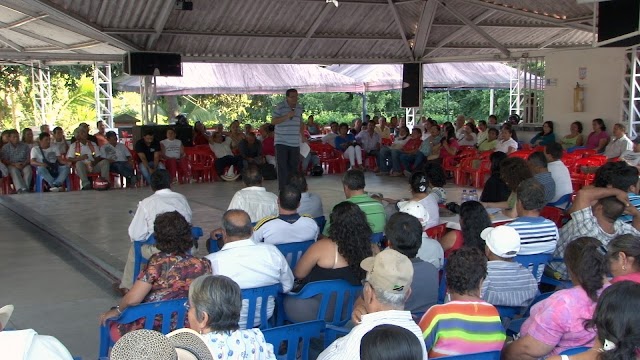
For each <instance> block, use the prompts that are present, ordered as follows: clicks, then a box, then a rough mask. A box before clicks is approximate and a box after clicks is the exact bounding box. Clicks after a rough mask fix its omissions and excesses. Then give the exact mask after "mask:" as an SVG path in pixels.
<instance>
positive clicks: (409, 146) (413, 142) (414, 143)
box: [402, 138, 422, 152]
mask: <svg viewBox="0 0 640 360" xmlns="http://www.w3.org/2000/svg"><path fill="white" fill-rule="evenodd" d="M421 144H422V139H420V138H417V139H414V138H411V139H409V141H407V143H406V144H404V146H403V147H402V151H403V152H409V151H414V150H417V149H418V148H419V147H420V145H421Z"/></svg>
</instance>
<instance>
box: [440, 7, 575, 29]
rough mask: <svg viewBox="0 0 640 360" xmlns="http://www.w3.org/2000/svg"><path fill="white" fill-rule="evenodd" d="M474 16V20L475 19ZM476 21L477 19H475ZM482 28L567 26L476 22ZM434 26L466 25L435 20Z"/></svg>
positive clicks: (561, 27)
mask: <svg viewBox="0 0 640 360" xmlns="http://www.w3.org/2000/svg"><path fill="white" fill-rule="evenodd" d="M487 11H492V14H493V13H495V11H496V10H487ZM475 19H476V18H474V19H473V20H475ZM474 22H475V21H474ZM476 25H478V26H479V27H481V28H507V29H523V28H525V29H565V27H563V26H560V25H552V24H547V23H545V24H514V23H485V24H479V23H476ZM433 26H434V27H443V26H466V25H465V24H464V23H463V22H434V23H433Z"/></svg>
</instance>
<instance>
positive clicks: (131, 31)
mask: <svg viewBox="0 0 640 360" xmlns="http://www.w3.org/2000/svg"><path fill="white" fill-rule="evenodd" d="M104 32H105V33H106V34H126V35H152V34H153V33H154V30H151V29H121V28H106V29H104ZM162 34H163V35H170V36H206V37H222V38H224V37H234V38H246V39H261V38H264V39H291V40H303V39H305V38H306V35H295V34H261V33H223V32H206V31H204V32H203V31H184V30H165V31H163V32H162ZM310 39H311V40H313V39H318V40H376V41H379V40H383V41H384V40H394V41H397V40H402V38H400V37H398V36H385V35H366V34H361V35H360V34H353V35H328V34H314V35H312V37H311V38H310Z"/></svg>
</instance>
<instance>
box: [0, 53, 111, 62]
mask: <svg viewBox="0 0 640 360" xmlns="http://www.w3.org/2000/svg"><path fill="white" fill-rule="evenodd" d="M1 60H16V61H19V60H22V61H30V60H43V61H71V62H82V61H90V62H93V61H102V62H122V55H118V54H110V55H104V54H73V53H52V52H35V51H34V52H27V51H25V52H15V51H7V50H0V62H1Z"/></svg>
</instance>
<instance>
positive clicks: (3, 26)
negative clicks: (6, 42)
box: [0, 21, 80, 52]
mask: <svg viewBox="0 0 640 360" xmlns="http://www.w3.org/2000/svg"><path fill="white" fill-rule="evenodd" d="M8 25H10V24H7V23H3V22H1V21H0V32H2V31H7V32H11V31H13V32H16V33H18V34H22V35H24V36H29V37H31V38H34V39H36V40H40V41H42V42H43V43H47V44H49V45H53V46H56V47H57V48H58V49H61V50H67V49H69V45H67V44H64V43H61V42H59V41H56V40H54V39H50V38H48V37H46V36H42V35H40V34H36V33H34V32H31V31H29V30H25V29H21V28H19V27H8ZM78 52H80V51H78Z"/></svg>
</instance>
